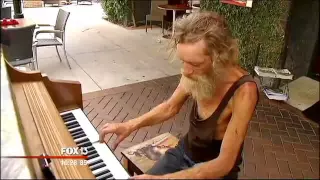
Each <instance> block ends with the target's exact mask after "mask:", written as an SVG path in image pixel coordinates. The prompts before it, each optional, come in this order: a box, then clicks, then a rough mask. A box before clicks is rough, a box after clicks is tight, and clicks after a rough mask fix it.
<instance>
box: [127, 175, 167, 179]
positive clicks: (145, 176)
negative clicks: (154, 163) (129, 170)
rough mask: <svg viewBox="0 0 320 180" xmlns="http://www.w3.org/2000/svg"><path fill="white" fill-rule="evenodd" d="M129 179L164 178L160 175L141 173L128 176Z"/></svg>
mask: <svg viewBox="0 0 320 180" xmlns="http://www.w3.org/2000/svg"><path fill="white" fill-rule="evenodd" d="M129 179H164V178H163V177H162V176H154V175H148V174H142V175H137V176H133V177H130V178H129Z"/></svg>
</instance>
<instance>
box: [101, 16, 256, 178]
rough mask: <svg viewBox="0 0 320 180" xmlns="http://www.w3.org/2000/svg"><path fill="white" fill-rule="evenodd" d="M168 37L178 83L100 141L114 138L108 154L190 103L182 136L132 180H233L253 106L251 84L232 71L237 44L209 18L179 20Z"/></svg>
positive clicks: (242, 73) (219, 21)
mask: <svg viewBox="0 0 320 180" xmlns="http://www.w3.org/2000/svg"><path fill="white" fill-rule="evenodd" d="M175 28H176V31H175V34H174V37H173V42H174V47H175V49H176V50H177V55H178V57H179V59H180V60H181V61H182V66H183V68H182V72H181V74H182V77H181V80H180V83H179V85H178V86H177V88H176V90H175V91H174V93H173V94H172V96H171V97H170V98H169V99H167V100H166V101H164V102H163V103H161V104H159V105H158V106H156V107H154V108H153V109H152V110H151V111H150V112H148V113H146V114H144V115H142V116H140V117H137V118H135V119H132V120H129V121H126V122H124V123H118V124H105V125H104V126H103V127H102V129H101V132H100V135H101V137H100V139H101V141H103V139H104V136H105V135H106V134H108V133H115V134H117V139H116V141H115V144H114V148H115V147H117V145H118V144H119V143H120V142H121V141H122V140H123V139H125V138H126V137H128V136H129V135H130V133H131V132H133V131H135V130H137V129H139V128H141V127H144V126H151V125H155V124H158V123H162V122H164V121H166V120H168V119H170V118H171V117H173V116H174V115H176V114H177V113H178V112H179V110H180V108H181V106H182V105H183V104H184V102H185V101H186V100H187V98H188V97H189V96H190V97H192V98H193V100H194V103H193V108H192V109H191V111H192V112H191V113H190V117H189V121H190V127H189V131H188V133H187V134H186V135H185V136H184V138H182V139H181V140H180V141H179V144H178V145H177V146H176V147H175V148H172V149H169V150H168V151H167V152H166V153H165V155H164V156H163V157H162V158H161V159H160V160H159V161H157V162H156V163H155V165H154V167H152V168H151V169H150V170H149V171H148V172H147V173H146V174H143V175H139V176H135V177H133V178H134V179H144V178H145V179H162V178H164V179H178V178H182V179H203V178H206V179H207V178H210V179H211V178H237V172H238V171H239V168H238V165H239V164H240V163H241V151H242V145H243V142H244V139H245V136H246V133H247V128H248V125H249V121H250V119H251V117H252V114H253V112H254V109H255V106H256V104H257V101H258V88H257V86H256V83H255V82H254V80H253V78H252V77H251V76H250V75H248V73H247V72H246V71H245V70H243V69H242V68H241V67H240V66H239V65H238V54H239V51H238V46H237V41H236V40H235V39H234V38H233V37H232V35H231V32H230V30H229V28H228V26H227V23H226V21H225V20H224V19H223V18H222V17H220V16H219V15H217V14H216V13H213V12H200V13H192V14H190V15H189V16H187V17H183V18H182V19H179V20H178V21H177V23H176V27H175Z"/></svg>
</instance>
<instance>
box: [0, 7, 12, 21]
mask: <svg viewBox="0 0 320 180" xmlns="http://www.w3.org/2000/svg"><path fill="white" fill-rule="evenodd" d="M3 18H5V19H11V18H12V15H11V7H10V6H8V7H1V19H3Z"/></svg>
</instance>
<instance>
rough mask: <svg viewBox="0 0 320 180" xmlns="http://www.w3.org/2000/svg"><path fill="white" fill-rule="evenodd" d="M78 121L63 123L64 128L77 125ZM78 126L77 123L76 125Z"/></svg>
mask: <svg viewBox="0 0 320 180" xmlns="http://www.w3.org/2000/svg"><path fill="white" fill-rule="evenodd" d="M77 123H78V121H69V122H66V123H64V124H65V125H66V126H70V125H73V124H77ZM78 124H79V123H78Z"/></svg>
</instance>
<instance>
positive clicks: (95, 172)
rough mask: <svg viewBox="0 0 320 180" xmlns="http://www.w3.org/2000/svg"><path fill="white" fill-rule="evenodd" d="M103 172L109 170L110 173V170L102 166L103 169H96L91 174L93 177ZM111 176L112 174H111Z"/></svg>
mask: <svg viewBox="0 0 320 180" xmlns="http://www.w3.org/2000/svg"><path fill="white" fill-rule="evenodd" d="M104 170H109V171H110V169H109V168H108V166H104V167H102V168H99V169H96V170H94V171H92V173H93V174H94V175H96V174H98V173H100V172H102V171H104ZM110 172H111V171H110ZM111 174H112V173H111Z"/></svg>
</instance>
